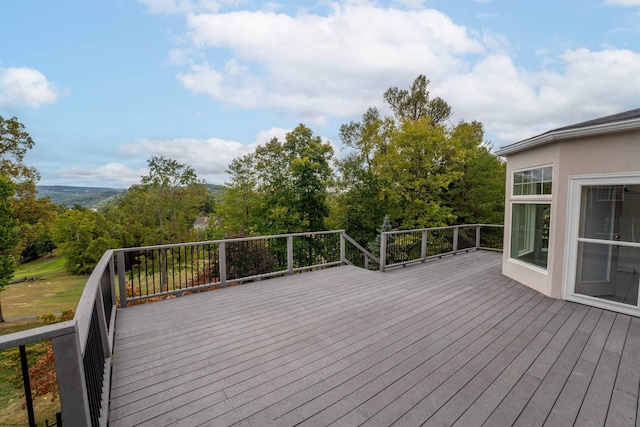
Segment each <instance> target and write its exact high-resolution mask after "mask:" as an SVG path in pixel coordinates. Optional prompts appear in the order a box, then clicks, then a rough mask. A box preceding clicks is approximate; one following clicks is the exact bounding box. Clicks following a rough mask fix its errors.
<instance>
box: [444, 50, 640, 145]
mask: <svg viewBox="0 0 640 427" xmlns="http://www.w3.org/2000/svg"><path fill="white" fill-rule="evenodd" d="M557 60H558V61H559V62H560V63H561V71H559V72H557V71H554V72H551V71H544V70H543V71H537V72H530V71H526V70H522V69H518V68H517V67H516V66H515V65H514V64H513V61H512V60H511V58H509V57H508V56H507V55H505V54H501V55H491V56H488V57H486V58H484V59H482V60H481V61H479V62H478V63H477V64H476V65H475V66H474V67H473V68H472V69H471V70H470V71H469V72H468V73H464V74H455V75H452V76H450V77H449V78H447V79H446V80H445V81H444V82H443V85H442V92H443V95H442V96H443V97H444V98H445V99H446V100H447V101H448V102H450V103H451V104H452V105H453V106H454V112H455V116H454V117H453V120H454V121H455V120H456V119H458V120H459V119H463V118H464V119H466V120H472V119H476V120H480V121H482V122H483V123H484V124H485V129H486V130H487V131H488V132H489V133H490V134H492V135H494V137H496V140H495V141H494V142H496V143H497V144H498V145H504V144H507V143H512V142H516V141H519V140H521V139H525V138H528V137H532V136H535V135H537V134H539V133H542V132H545V131H547V130H550V129H554V128H557V127H561V126H565V125H568V124H571V123H576V122H579V121H582V120H588V119H592V118H596V117H600V116H604V115H607V114H613V113H617V112H620V111H621V110H620V106H621V105H624V106H629V108H634V107H635V106H637V102H638V99H640V73H638V71H639V70H640V54H638V53H635V52H631V51H627V50H603V51H597V52H593V51H590V50H587V49H577V50H567V51H565V52H564V54H562V55H561V56H560V57H559V58H557Z"/></svg>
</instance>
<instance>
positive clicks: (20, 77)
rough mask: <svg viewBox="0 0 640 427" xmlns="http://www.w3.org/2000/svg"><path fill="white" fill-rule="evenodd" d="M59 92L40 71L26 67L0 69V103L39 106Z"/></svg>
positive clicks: (54, 99) (56, 97) (56, 96)
mask: <svg viewBox="0 0 640 427" xmlns="http://www.w3.org/2000/svg"><path fill="white" fill-rule="evenodd" d="M59 97H60V93H59V92H58V91H57V90H56V89H55V87H54V85H53V84H51V83H50V82H49V81H48V80H47V78H46V77H45V76H44V74H42V73H41V72H40V71H38V70H35V69H33V68H28V67H20V68H2V69H0V105H8V106H28V107H39V106H41V105H43V104H50V103H52V102H55V101H56V100H57V99H58V98H59Z"/></svg>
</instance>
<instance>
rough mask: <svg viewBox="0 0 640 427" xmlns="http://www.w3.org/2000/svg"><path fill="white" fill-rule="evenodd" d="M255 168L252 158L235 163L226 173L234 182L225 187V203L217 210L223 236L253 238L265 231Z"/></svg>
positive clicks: (232, 163)
mask: <svg viewBox="0 0 640 427" xmlns="http://www.w3.org/2000/svg"><path fill="white" fill-rule="evenodd" d="M255 168H256V165H255V156H254V155H253V154H249V155H246V156H243V157H239V158H236V159H233V160H232V161H231V163H230V164H229V169H227V173H228V174H229V175H230V177H231V178H230V180H229V182H227V183H225V188H224V190H223V192H222V201H221V203H220V204H219V205H217V208H216V215H217V216H218V217H219V218H220V221H221V222H222V224H223V231H224V232H223V235H227V234H229V235H230V234H234V235H241V236H251V235H253V234H255V232H256V230H258V229H262V228H264V227H262V226H261V224H262V221H261V220H260V219H261V216H260V215H261V209H262V205H263V200H264V197H263V195H262V194H261V193H260V192H259V191H258V177H257V174H256V172H255ZM218 237H222V236H218Z"/></svg>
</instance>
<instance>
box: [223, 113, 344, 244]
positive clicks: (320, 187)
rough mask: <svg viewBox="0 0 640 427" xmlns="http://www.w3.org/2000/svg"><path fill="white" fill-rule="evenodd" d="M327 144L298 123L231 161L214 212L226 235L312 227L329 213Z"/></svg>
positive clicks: (319, 224)
mask: <svg viewBox="0 0 640 427" xmlns="http://www.w3.org/2000/svg"><path fill="white" fill-rule="evenodd" d="M332 156H333V149H332V148H331V145H330V144H328V143H325V142H323V141H322V139H321V138H320V137H318V136H314V135H313V132H312V131H311V129H309V128H308V127H306V126H304V125H302V124H301V125H299V126H297V127H296V128H295V129H294V130H293V131H291V132H289V133H288V134H287V135H286V137H285V141H284V142H281V141H279V140H278V139H277V138H273V139H272V140H271V141H269V142H268V143H266V144H265V145H261V146H258V147H257V148H256V150H255V152H254V153H251V154H249V155H246V156H244V157H242V158H238V159H235V160H234V161H233V162H232V163H231V165H230V167H229V170H228V172H229V174H230V175H231V179H230V181H229V182H228V183H227V185H226V189H225V191H224V193H223V195H222V203H221V206H220V208H219V209H218V210H217V213H218V215H219V217H220V219H221V221H222V224H223V227H224V229H225V231H226V232H227V233H242V234H256V233H257V234H281V233H292V232H302V231H318V230H322V229H324V228H325V225H324V221H325V219H326V217H327V216H328V214H329V206H328V202H327V194H328V185H329V182H330V180H331V177H332V170H331V166H330V160H331V158H332Z"/></svg>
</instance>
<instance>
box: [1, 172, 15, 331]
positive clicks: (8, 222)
mask: <svg viewBox="0 0 640 427" xmlns="http://www.w3.org/2000/svg"><path fill="white" fill-rule="evenodd" d="M13 193H14V190H13V184H12V183H11V181H10V180H9V179H8V178H7V177H6V176H4V175H3V174H0V291H2V290H3V289H4V288H5V286H7V285H8V284H9V282H10V281H11V278H12V277H13V272H14V271H15V268H16V263H15V259H14V257H13V255H12V250H13V247H14V246H15V245H16V243H17V242H18V235H17V228H16V225H17V221H16V220H15V219H14V218H13V213H12V209H11V200H10V199H11V197H12V196H13ZM0 322H4V317H3V316H2V304H0Z"/></svg>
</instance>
